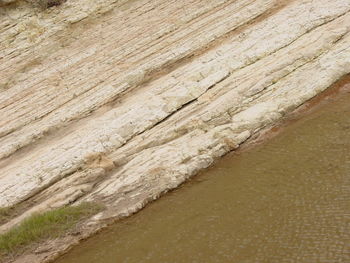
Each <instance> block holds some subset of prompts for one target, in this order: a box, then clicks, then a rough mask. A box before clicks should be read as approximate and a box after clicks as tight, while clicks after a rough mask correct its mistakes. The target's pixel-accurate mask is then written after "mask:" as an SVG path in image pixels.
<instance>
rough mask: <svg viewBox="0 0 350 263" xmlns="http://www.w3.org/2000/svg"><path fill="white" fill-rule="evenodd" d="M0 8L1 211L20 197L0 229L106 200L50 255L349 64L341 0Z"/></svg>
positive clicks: (349, 36)
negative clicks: (82, 229) (43, 213)
mask: <svg viewBox="0 0 350 263" xmlns="http://www.w3.org/2000/svg"><path fill="white" fill-rule="evenodd" d="M0 8H1V9H0V15H1V17H2V18H1V21H0V39H1V43H0V145H1V148H0V207H8V206H16V205H18V204H20V203H23V202H28V203H29V204H30V205H28V207H27V209H25V210H23V213H22V214H21V215H19V216H18V217H16V218H14V219H13V220H10V221H9V222H7V223H6V224H4V225H2V226H1V227H0V231H6V230H8V229H9V228H11V227H13V226H14V225H16V224H18V223H19V222H20V221H21V220H23V219H24V218H26V217H27V216H28V215H30V214H32V213H33V212H36V211H43V210H47V209H50V208H54V207H59V206H63V205H68V204H74V203H77V202H82V201H96V200H98V201H99V202H103V203H104V204H106V205H107V208H108V209H107V210H106V211H104V212H103V213H100V214H99V215H97V216H95V217H94V218H91V219H90V220H89V222H86V231H85V232H84V233H82V234H81V236H74V237H71V238H68V241H67V240H65V242H64V243H63V242H61V243H59V241H57V242H58V243H57V246H56V252H57V253H58V252H62V251H63V250H64V249H67V248H68V247H69V246H70V245H71V244H73V243H74V242H75V241H76V240H79V239H80V238H83V237H86V236H88V235H90V234H91V233H93V232H94V231H96V230H98V229H99V228H101V227H102V226H103V224H104V223H103V222H104V219H108V218H119V217H122V216H127V215H130V214H131V213H133V212H135V211H137V210H139V209H140V208H142V207H143V206H144V205H145V204H146V203H147V202H149V201H150V200H153V199H156V198H157V197H159V195H160V194H162V193H164V192H166V191H168V190H170V189H173V188H175V187H177V186H178V185H179V184H181V183H182V182H184V181H185V180H186V179H187V178H189V177H190V176H192V175H194V174H196V173H197V172H198V171H199V170H201V169H204V168H206V167H208V166H210V164H212V163H213V161H214V160H215V159H216V158H219V157H220V156H222V155H224V154H226V153H227V152H229V151H232V150H234V149H236V148H237V147H239V145H240V144H241V143H243V142H244V141H245V140H247V139H248V138H249V137H250V136H252V135H253V134H254V133H256V132H258V131H259V130H261V129H262V128H264V127H266V126H269V125H272V124H273V123H275V122H276V121H277V120H279V119H280V118H281V117H283V116H284V115H285V114H286V113H288V112H290V111H292V110H293V109H295V108H297V107H298V106H300V105H301V104H303V103H304V102H305V101H307V100H309V99H311V98H312V97H314V96H315V95H317V94H318V93H320V92H322V91H323V90H325V89H327V88H328V87H329V86H331V85H332V83H334V82H336V81H337V80H338V79H340V78H341V77H342V76H344V75H346V74H348V73H350V33H349V32H350V1H344V0H318V1H313V0H294V1H291V0H288V1H287V0H285V1H281V0H256V1H250V0H235V1H233V0H231V1H230V0H219V1H209V2H206V3H203V1H200V0H194V1H165V0H138V1H126V0H119V1H118V0H100V1H88V0H78V1H67V2H65V3H64V4H63V5H61V6H59V7H54V8H51V9H49V10H40V11H39V10H38V9H36V8H35V7H33V6H32V5H30V3H29V2H28V1H22V2H21V1H18V2H16V3H15V4H11V5H5V6H3V7H0ZM54 252H55V251H54ZM50 253H51V254H50V255H51V256H52V255H55V253H53V252H52V251H51V252H50ZM37 257H39V258H40V260H44V258H45V255H42V256H37ZM46 259H48V258H46Z"/></svg>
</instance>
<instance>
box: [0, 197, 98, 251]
mask: <svg viewBox="0 0 350 263" xmlns="http://www.w3.org/2000/svg"><path fill="white" fill-rule="evenodd" d="M101 210H102V207H101V206H99V205H96V204H91V203H83V204H80V205H78V206H69V207H62V208H58V209H55V210H52V211H48V212H44V213H41V214H34V215H32V216H30V217H29V218H27V219H25V220H24V221H23V222H22V223H21V224H20V225H18V226H16V227H14V228H12V229H11V230H9V231H8V232H6V233H4V234H1V235H0V255H7V254H10V253H11V254H12V253H16V251H17V250H18V249H20V248H25V247H26V246H28V245H31V244H33V243H35V242H38V241H42V240H45V239H49V238H55V237H58V236H60V235H62V234H63V233H64V232H65V231H68V230H70V229H72V228H73V227H74V226H75V225H76V224H77V223H78V222H79V221H80V220H81V219H83V218H87V217H89V216H92V215H94V214H96V213H97V212H99V211H101Z"/></svg>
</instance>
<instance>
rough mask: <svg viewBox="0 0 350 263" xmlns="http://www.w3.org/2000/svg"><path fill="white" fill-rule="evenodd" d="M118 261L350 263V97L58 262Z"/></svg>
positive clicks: (290, 126) (218, 167)
mask: <svg viewBox="0 0 350 263" xmlns="http://www.w3.org/2000/svg"><path fill="white" fill-rule="evenodd" d="M117 262H123V263H124V262H125V263H131V262H137V263H141V262H152V263H154V262H201V263H202V262H210V263H211V262H240V263H241V262H259V263H260V262H268V263H270V262H276V263H284V262H286V263H287V262H288V263H289V262H290V263H292V262H293V263H294V262H305V263H313V262H315V263H316V262H317V263H320V262H332V263H333V262H350V94H346V95H343V96H341V97H340V98H338V99H337V100H335V101H333V102H332V103H330V104H327V105H325V106H324V107H321V108H319V109H317V110H316V111H313V112H311V113H310V114H308V115H307V116H304V117H303V118H301V119H298V120H296V121H293V122H291V123H290V124H288V125H287V127H285V128H283V131H282V132H279V134H278V135H277V136H274V137H273V138H270V139H269V140H266V141H265V142H264V143H260V144H258V145H256V146H255V147H253V148H251V149H249V150H245V151H239V152H238V153H235V154H230V155H227V156H226V157H224V158H223V159H222V160H220V161H219V162H217V163H216V165H214V166H213V167H212V168H210V169H208V170H207V171H205V172H203V173H201V174H200V175H199V176H196V177H195V178H194V179H193V180H191V181H190V182H189V183H186V184H185V185H183V186H182V187H181V188H179V189H177V190H175V191H173V192H171V193H169V194H167V195H166V196H164V197H163V198H161V199H160V200H158V201H156V202H154V203H152V204H151V205H149V206H147V208H146V209H144V210H142V211H141V212H139V213H138V214H136V215H134V216H132V217H130V218H128V219H125V220H122V221H120V222H118V223H116V224H115V225H113V226H111V227H109V228H108V229H106V230H104V231H102V232H101V233H100V234H98V235H96V236H94V237H92V238H91V239H88V240H87V241H85V242H83V243H82V244H81V245H79V246H78V247H76V248H75V249H73V250H72V251H71V252H69V253H68V254H66V255H65V256H63V257H62V258H61V259H59V260H58V261H57V263H117Z"/></svg>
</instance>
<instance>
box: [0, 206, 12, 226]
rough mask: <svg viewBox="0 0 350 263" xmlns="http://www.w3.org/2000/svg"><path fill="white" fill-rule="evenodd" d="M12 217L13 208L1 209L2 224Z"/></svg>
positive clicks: (0, 221) (0, 219)
mask: <svg viewBox="0 0 350 263" xmlns="http://www.w3.org/2000/svg"><path fill="white" fill-rule="evenodd" d="M10 215H11V208H9V207H5V208H0V224H1V223H2V222H3V221H5V220H6V219H7V218H8V217H9V216H10Z"/></svg>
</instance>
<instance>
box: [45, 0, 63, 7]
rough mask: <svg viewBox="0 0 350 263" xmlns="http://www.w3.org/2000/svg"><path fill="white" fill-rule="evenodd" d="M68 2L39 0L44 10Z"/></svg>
mask: <svg viewBox="0 0 350 263" xmlns="http://www.w3.org/2000/svg"><path fill="white" fill-rule="evenodd" d="M65 1H66V0H39V4H40V6H41V7H42V8H50V7H53V6H58V5H61V4H62V3H64V2H65Z"/></svg>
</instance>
